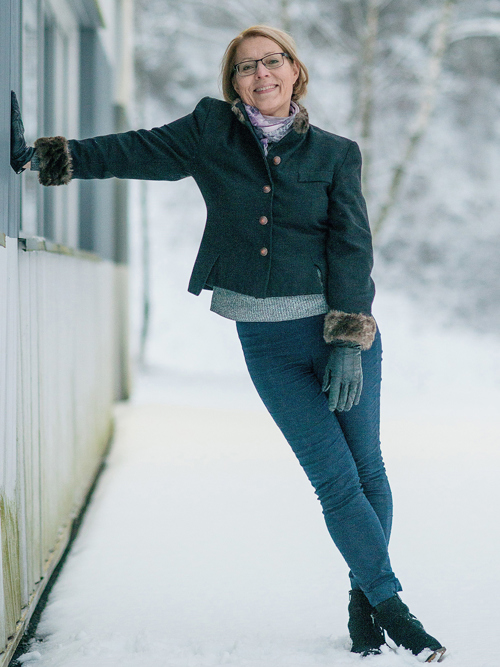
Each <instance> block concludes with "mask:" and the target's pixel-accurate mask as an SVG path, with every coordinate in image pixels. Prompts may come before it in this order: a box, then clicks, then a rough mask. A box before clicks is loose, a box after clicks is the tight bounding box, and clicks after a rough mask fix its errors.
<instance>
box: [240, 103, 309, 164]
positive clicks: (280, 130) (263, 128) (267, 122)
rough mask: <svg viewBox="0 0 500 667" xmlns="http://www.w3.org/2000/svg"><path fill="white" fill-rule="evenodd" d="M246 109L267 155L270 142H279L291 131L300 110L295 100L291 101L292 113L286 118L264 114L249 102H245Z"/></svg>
mask: <svg viewBox="0 0 500 667" xmlns="http://www.w3.org/2000/svg"><path fill="white" fill-rule="evenodd" d="M245 109H246V112H247V114H248V118H249V120H250V122H251V123H252V125H253V126H254V128H255V133H256V134H257V136H258V137H259V139H260V142H261V144H262V146H263V147H264V154H265V155H267V151H268V145H269V142H277V141H279V140H280V139H283V137H284V136H285V134H288V132H290V130H291V129H292V125H293V120H294V118H295V116H296V115H297V113H298V112H299V106H298V104H296V103H295V102H290V115H289V116H286V118H279V117H278V116H264V115H263V114H261V113H260V111H259V110H258V109H257V108H256V107H252V106H250V105H249V104H245Z"/></svg>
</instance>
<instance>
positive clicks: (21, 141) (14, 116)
mask: <svg viewBox="0 0 500 667" xmlns="http://www.w3.org/2000/svg"><path fill="white" fill-rule="evenodd" d="M34 152H35V149H34V148H33V147H32V146H27V145H26V140H25V138H24V125H23V119H22V117H21V110H20V109H19V102H18V101H17V97H16V94H15V92H14V91H13V90H11V92H10V166H11V167H12V169H13V170H14V171H15V172H16V174H20V173H21V172H22V171H24V169H25V168H26V166H27V165H28V163H29V162H30V161H31V158H32V157H33V154H34Z"/></svg>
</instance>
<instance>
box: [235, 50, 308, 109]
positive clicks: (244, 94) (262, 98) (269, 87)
mask: <svg viewBox="0 0 500 667" xmlns="http://www.w3.org/2000/svg"><path fill="white" fill-rule="evenodd" d="M282 52H283V49H282V48H281V47H280V46H278V44H276V42H273V40H272V39H268V38H267V37H247V38H246V39H244V40H243V41H242V42H241V44H240V45H239V46H238V48H237V50H236V60H235V62H236V63H241V62H242V61H244V60H260V58H264V57H265V56H268V55H270V54H271V53H282ZM298 76H299V67H298V65H297V64H296V63H292V62H291V61H290V60H289V59H288V58H285V59H284V62H283V65H282V66H281V67H277V68H275V69H266V67H265V66H264V65H263V64H262V63H261V62H260V63H257V70H256V71H255V73H254V74H251V75H250V76H239V75H238V74H237V73H235V74H234V78H233V86H234V89H235V90H236V92H237V93H238V95H239V96H240V97H241V99H242V101H243V102H244V103H245V104H249V105H250V106H252V107H256V108H257V109H258V110H259V111H260V112H261V113H262V114H264V115H265V116H281V117H282V118H284V117H285V116H288V115H289V114H290V101H291V99H292V92H293V84H294V83H295V82H296V81H297V78H298Z"/></svg>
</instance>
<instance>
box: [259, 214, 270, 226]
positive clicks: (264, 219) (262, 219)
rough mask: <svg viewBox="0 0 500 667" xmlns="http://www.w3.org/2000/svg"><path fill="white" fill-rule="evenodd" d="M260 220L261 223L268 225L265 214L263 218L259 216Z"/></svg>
mask: <svg viewBox="0 0 500 667" xmlns="http://www.w3.org/2000/svg"><path fill="white" fill-rule="evenodd" d="M259 222H260V224H261V225H267V222H268V221H267V218H266V216H265V215H263V216H262V217H261V218H259Z"/></svg>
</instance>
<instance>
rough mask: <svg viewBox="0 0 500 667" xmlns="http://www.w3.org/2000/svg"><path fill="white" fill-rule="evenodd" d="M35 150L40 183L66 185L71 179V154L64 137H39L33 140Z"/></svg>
mask: <svg viewBox="0 0 500 667" xmlns="http://www.w3.org/2000/svg"><path fill="white" fill-rule="evenodd" d="M35 150H36V156H37V159H38V169H39V172H40V173H39V175H38V180H39V181H40V183H41V184H42V185H66V184H67V183H69V182H70V181H71V177H72V176H73V169H72V165H71V154H70V152H69V147H68V142H67V140H66V139H65V138H64V137H41V138H40V139H37V140H36V141H35Z"/></svg>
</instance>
